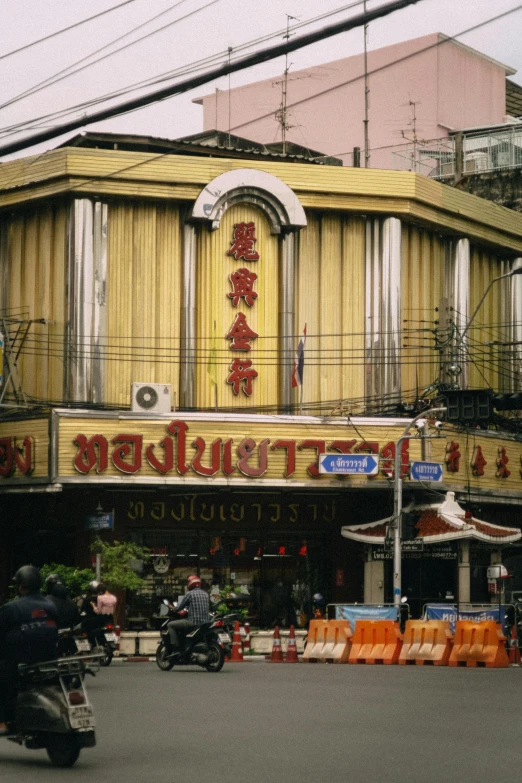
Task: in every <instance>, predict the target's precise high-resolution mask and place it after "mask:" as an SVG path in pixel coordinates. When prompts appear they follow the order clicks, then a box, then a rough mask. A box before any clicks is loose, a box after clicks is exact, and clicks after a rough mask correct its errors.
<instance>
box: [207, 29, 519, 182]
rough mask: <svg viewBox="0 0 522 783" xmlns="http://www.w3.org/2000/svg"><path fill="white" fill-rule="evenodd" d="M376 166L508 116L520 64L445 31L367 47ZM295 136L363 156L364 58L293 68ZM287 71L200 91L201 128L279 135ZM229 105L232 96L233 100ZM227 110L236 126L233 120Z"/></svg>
mask: <svg viewBox="0 0 522 783" xmlns="http://www.w3.org/2000/svg"><path fill="white" fill-rule="evenodd" d="M368 72H369V74H370V76H369V89H370V92H369V115H368V116H369V126H368V127H369V140H370V152H371V156H370V166H371V167H372V168H393V162H392V161H393V157H392V153H393V151H394V150H400V149H401V148H404V147H405V146H409V147H411V145H412V143H416V142H417V141H418V142H421V141H427V140H430V139H440V138H444V137H446V136H447V135H448V133H449V131H451V130H456V129H458V128H471V127H476V126H490V125H499V124H502V123H504V122H505V121H506V76H507V75H512V74H514V73H515V71H514V70H513V69H512V68H509V67H508V66H506V65H502V63H499V62H497V61H496V60H493V59H491V58H490V57H487V56H486V55H484V54H481V52H478V51H476V50H475V49H471V48H470V47H469V46H465V45H464V44H461V43H458V42H457V41H454V40H452V39H450V38H448V37H447V36H445V35H443V34H441V33H433V34H431V35H426V36H423V37H422V38H415V39H413V40H411V41H404V42H403V43H400V44H395V45H393V46H386V47H384V48H382V49H375V50H373V51H370V52H368ZM287 88H288V89H287V104H286V106H287V123H288V125H289V126H290V128H289V129H288V130H287V132H286V139H287V140H288V141H292V142H296V143H298V144H301V145H306V146H308V147H310V148H312V149H316V150H321V151H322V152H324V153H327V154H330V155H335V156H336V157H340V158H342V160H343V162H344V164H345V165H349V166H351V165H352V163H353V148H354V147H360V148H361V165H364V126H363V120H364V57H363V55H362V54H358V55H355V56H353V57H346V58H344V59H342V60H336V61H334V62H331V63H325V64H324V65H321V66H314V67H312V68H307V69H304V70H301V71H291V72H290V73H289V74H288V84H287ZM281 96H282V85H281V80H278V79H273V78H272V79H265V80H263V81H260V82H253V83H251V84H247V85H245V86H243V87H237V88H235V89H233V90H231V91H230V101H229V93H228V91H216V92H215V93H214V94H210V95H206V96H204V97H202V98H196V99H195V101H194V102H195V103H199V104H201V105H202V106H203V125H204V130H211V129H217V130H222V131H228V130H230V131H231V132H232V133H234V134H236V135H238V136H243V137H246V138H249V139H252V140H254V141H258V142H261V143H265V144H266V143H269V142H273V141H276V140H279V141H280V140H281V139H282V129H281V124H280V122H279V121H278V119H277V118H276V114H277V113H278V110H279V109H280V107H281ZM229 104H230V105H229ZM229 112H230V128H229Z"/></svg>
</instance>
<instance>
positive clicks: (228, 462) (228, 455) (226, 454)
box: [223, 438, 237, 476]
mask: <svg viewBox="0 0 522 783" xmlns="http://www.w3.org/2000/svg"><path fill="white" fill-rule="evenodd" d="M233 445H234V440H233V438H228V440H226V441H225V442H224V443H223V473H224V474H225V475H226V476H231V475H232V473H235V472H236V470H237V468H236V466H235V465H234V464H233V463H232V447H233Z"/></svg>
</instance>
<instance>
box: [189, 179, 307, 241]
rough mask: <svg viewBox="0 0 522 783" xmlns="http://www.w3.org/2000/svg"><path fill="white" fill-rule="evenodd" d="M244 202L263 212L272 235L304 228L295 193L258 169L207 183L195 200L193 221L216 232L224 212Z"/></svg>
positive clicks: (301, 211) (304, 221) (300, 208)
mask: <svg viewBox="0 0 522 783" xmlns="http://www.w3.org/2000/svg"><path fill="white" fill-rule="evenodd" d="M245 202H246V203H249V204H254V205H255V206H256V207H258V209H260V210H261V211H262V212H264V214H265V215H266V217H267V220H268V222H269V223H270V230H271V232H272V234H280V233H281V232H284V231H291V230H295V229H300V228H303V226H306V215H305V212H304V209H303V207H302V206H301V203H300V201H299V199H298V198H297V196H296V195H295V193H294V191H293V190H292V189H291V188H289V187H288V185H286V184H285V183H284V182H282V181H281V180H280V179H278V178H277V177H275V176H274V175H273V174H268V173H267V172H266V171H258V170H257V169H235V170H234V171H227V172H225V173H224V174H220V175H219V177H216V178H215V179H213V180H212V182H209V183H208V185H206V186H205V187H204V188H203V190H202V191H201V193H200V194H199V196H198V197H197V199H196V202H195V204H194V208H193V210H192V219H193V220H198V221H202V222H205V223H208V224H209V228H211V229H212V230H215V229H217V228H219V224H220V222H221V217H222V215H223V213H224V212H225V211H226V210H227V209H229V208H230V207H231V206H233V205H234V204H237V203H245Z"/></svg>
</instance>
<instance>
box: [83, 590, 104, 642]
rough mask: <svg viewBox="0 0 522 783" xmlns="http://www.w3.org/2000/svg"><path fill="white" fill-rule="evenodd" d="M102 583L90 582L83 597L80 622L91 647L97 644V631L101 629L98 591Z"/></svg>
mask: <svg viewBox="0 0 522 783" xmlns="http://www.w3.org/2000/svg"><path fill="white" fill-rule="evenodd" d="M99 587H100V583H99V582H96V581H93V582H89V586H88V587H87V591H86V593H85V595H84V596H83V600H82V603H81V606H80V620H81V623H82V630H83V632H84V633H86V634H87V638H88V639H89V642H90V644H91V646H93V645H95V644H96V631H97V630H98V629H99V627H100V618H99V616H98V607H97V600H98V589H99Z"/></svg>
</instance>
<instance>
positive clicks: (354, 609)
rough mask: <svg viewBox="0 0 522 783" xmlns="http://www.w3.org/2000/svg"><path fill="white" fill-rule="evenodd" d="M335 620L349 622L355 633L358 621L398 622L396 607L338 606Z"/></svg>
mask: <svg viewBox="0 0 522 783" xmlns="http://www.w3.org/2000/svg"><path fill="white" fill-rule="evenodd" d="M335 619H336V620H349V621H350V628H351V629H352V631H354V630H355V621H356V620H397V609H396V607H395V606H364V604H360V605H358V606H353V605H345V606H341V605H336V607H335Z"/></svg>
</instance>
